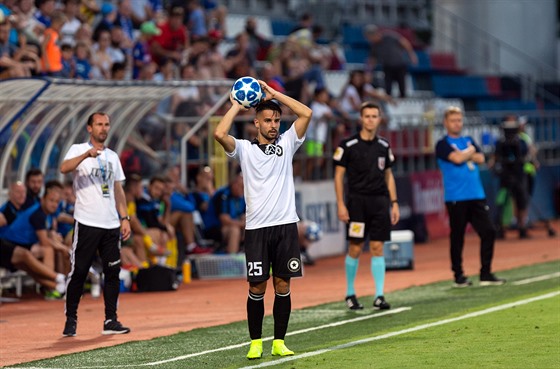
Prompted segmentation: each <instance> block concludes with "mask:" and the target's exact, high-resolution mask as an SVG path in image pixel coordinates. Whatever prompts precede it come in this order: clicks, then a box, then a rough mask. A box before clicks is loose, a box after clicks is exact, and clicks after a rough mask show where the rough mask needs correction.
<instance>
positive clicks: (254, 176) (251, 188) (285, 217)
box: [226, 124, 305, 229]
mask: <svg viewBox="0 0 560 369" xmlns="http://www.w3.org/2000/svg"><path fill="white" fill-rule="evenodd" d="M304 140H305V137H302V138H301V139H300V138H298V137H297V133H296V130H295V127H294V125H293V124H292V126H291V127H290V128H289V129H288V130H287V131H286V132H284V133H283V134H282V135H280V136H279V137H278V139H277V140H276V144H267V145H259V144H258V142H256V140H255V141H249V140H239V139H235V149H234V150H233V152H231V153H226V154H227V155H228V156H230V157H232V158H236V159H238V160H239V162H240V164H241V171H242V172H243V182H244V187H245V202H246V204H247V212H246V225H245V228H246V229H258V228H264V227H270V226H275V225H281V224H289V223H296V222H298V221H299V218H298V216H297V213H296V199H295V186H294V176H293V168H292V159H293V157H294V154H295V153H296V151H297V149H298V148H299V147H300V146H301V145H302V143H303V141H304Z"/></svg>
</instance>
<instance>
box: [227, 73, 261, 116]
mask: <svg viewBox="0 0 560 369" xmlns="http://www.w3.org/2000/svg"><path fill="white" fill-rule="evenodd" d="M231 96H232V97H233V99H234V100H235V101H237V102H238V103H240V104H241V105H243V106H244V107H246V108H254V107H255V106H256V105H257V104H258V103H260V102H261V101H262V99H263V97H264V93H263V90H262V88H261V85H260V84H259V82H258V81H257V80H256V79H255V78H253V77H249V76H246V77H241V78H239V79H238V80H237V81H235V83H234V84H233V86H232V87H231Z"/></svg>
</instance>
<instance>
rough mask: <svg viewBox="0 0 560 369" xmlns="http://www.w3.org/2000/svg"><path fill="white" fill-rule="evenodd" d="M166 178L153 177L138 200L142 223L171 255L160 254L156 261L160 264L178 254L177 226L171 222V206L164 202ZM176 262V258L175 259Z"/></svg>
mask: <svg viewBox="0 0 560 369" xmlns="http://www.w3.org/2000/svg"><path fill="white" fill-rule="evenodd" d="M165 187H166V180H165V178H163V177H157V176H155V177H152V178H151V179H150V184H149V185H148V189H147V191H145V192H144V193H143V194H142V196H141V197H140V198H139V199H137V200H136V214H137V216H138V219H139V220H140V222H141V223H142V225H143V226H144V227H145V228H146V229H147V232H148V234H149V235H150V236H151V237H152V239H153V240H154V242H155V243H156V244H157V245H162V246H164V247H166V249H167V250H168V251H169V256H159V257H157V259H156V262H157V263H158V264H160V265H168V266H171V267H177V265H169V264H168V262H171V263H172V262H173V261H172V260H168V258H170V256H171V255H174V256H175V257H176V255H177V238H176V235H175V228H174V227H173V226H172V225H171V223H170V222H169V207H168V206H166V204H165V202H164V195H165V191H166V188H165ZM174 261H175V262H176V258H175V260H174Z"/></svg>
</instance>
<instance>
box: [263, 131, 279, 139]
mask: <svg viewBox="0 0 560 369" xmlns="http://www.w3.org/2000/svg"><path fill="white" fill-rule="evenodd" d="M261 136H262V137H263V138H264V139H265V140H267V141H269V142H272V141H274V140H276V138H277V137H278V131H277V130H275V129H271V130H269V131H268V132H263V131H261Z"/></svg>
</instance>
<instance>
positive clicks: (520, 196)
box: [493, 117, 529, 239]
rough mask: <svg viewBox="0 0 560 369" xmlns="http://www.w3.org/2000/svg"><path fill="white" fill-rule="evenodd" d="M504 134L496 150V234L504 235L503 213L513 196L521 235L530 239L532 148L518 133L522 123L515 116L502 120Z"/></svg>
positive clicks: (498, 235)
mask: <svg viewBox="0 0 560 369" xmlns="http://www.w3.org/2000/svg"><path fill="white" fill-rule="evenodd" d="M502 132H503V135H502V137H501V138H500V140H499V141H498V142H496V148H495V150H494V156H493V161H494V172H495V173H496V174H497V175H498V177H499V178H500V191H499V192H498V199H497V200H496V205H498V211H497V215H496V227H497V237H498V238H504V236H505V235H504V233H505V232H504V229H503V224H502V223H503V214H504V208H505V206H506V204H507V203H508V202H509V200H510V199H513V200H514V201H515V212H516V218H517V228H518V230H519V238H521V239H523V238H529V235H528V233H527V218H528V205H529V191H528V184H527V175H526V174H525V172H524V168H525V163H526V161H527V155H528V154H529V148H528V146H527V143H526V142H525V141H524V140H522V139H521V138H520V136H519V133H520V124H519V121H518V120H517V118H516V117H510V118H508V120H506V121H504V122H502Z"/></svg>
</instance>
